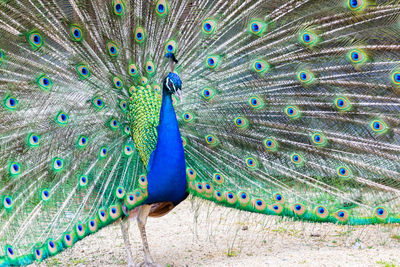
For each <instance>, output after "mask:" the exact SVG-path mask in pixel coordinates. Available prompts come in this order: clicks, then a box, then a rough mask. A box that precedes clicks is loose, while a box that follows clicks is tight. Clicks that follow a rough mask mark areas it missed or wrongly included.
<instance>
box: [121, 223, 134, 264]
mask: <svg viewBox="0 0 400 267" xmlns="http://www.w3.org/2000/svg"><path fill="white" fill-rule="evenodd" d="M120 225H121V231H122V237H123V238H124V243H125V248H126V254H127V255H128V267H133V257H132V250H131V243H130V242H129V218H128V217H125V218H124V219H121V224H120Z"/></svg>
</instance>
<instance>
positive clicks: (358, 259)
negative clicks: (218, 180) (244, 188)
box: [40, 200, 400, 267]
mask: <svg viewBox="0 0 400 267" xmlns="http://www.w3.org/2000/svg"><path fill="white" fill-rule="evenodd" d="M147 233H148V239H149V244H150V249H151V252H152V255H153V258H154V260H155V261H156V262H158V263H162V264H165V265H166V266H168V265H169V266H218V267H219V266H363V267H365V266H382V267H394V266H400V226H399V225H396V226H393V225H392V226H368V227H349V226H337V225H333V224H310V223H304V222H293V221H288V220H286V219H282V218H279V217H276V216H264V215H259V214H251V213H248V212H240V211H235V210H233V209H228V208H224V207H219V206H216V205H214V204H209V203H204V202H203V201H197V200H195V201H193V200H186V201H184V202H183V203H182V204H180V205H179V206H178V207H177V208H175V209H174V210H173V211H172V212H170V213H169V214H168V215H166V216H164V217H162V218H150V219H149V221H148V224H147ZM130 237H131V243H132V251H133V255H134V257H135V258H136V260H137V262H140V261H143V253H142V251H141V240H140V235H139V231H138V229H137V226H136V224H135V223H131V229H130ZM40 266H126V252H125V247H124V244H123V239H122V235H121V231H120V226H119V224H114V225H111V226H109V227H107V228H106V229H102V230H100V231H99V232H98V233H96V234H95V235H91V236H89V237H87V238H85V239H84V240H83V241H80V242H78V243H77V244H76V245H75V246H74V247H73V248H71V249H68V250H66V251H64V252H63V253H61V254H60V255H58V256H56V257H54V258H50V259H48V260H47V261H45V262H43V263H42V264H41V265H40Z"/></svg>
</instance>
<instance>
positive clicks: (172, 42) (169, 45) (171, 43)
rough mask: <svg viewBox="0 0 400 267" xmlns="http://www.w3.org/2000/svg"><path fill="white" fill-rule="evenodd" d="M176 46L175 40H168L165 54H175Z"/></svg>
mask: <svg viewBox="0 0 400 267" xmlns="http://www.w3.org/2000/svg"><path fill="white" fill-rule="evenodd" d="M176 50H177V45H176V41H175V40H168V41H167V42H166V44H165V52H166V53H176Z"/></svg>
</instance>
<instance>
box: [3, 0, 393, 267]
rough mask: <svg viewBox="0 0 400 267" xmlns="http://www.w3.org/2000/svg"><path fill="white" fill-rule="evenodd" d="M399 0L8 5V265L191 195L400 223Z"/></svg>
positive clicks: (264, 209)
mask: <svg viewBox="0 0 400 267" xmlns="http://www.w3.org/2000/svg"><path fill="white" fill-rule="evenodd" d="M399 42H400V4H399V1H397V0H376V1H375V0H325V1H320V0H232V1H225V0H155V1H153V0H0V99H1V104H0V199H1V204H0V246H1V247H2V252H1V254H0V266H19V265H29V264H32V263H34V262H41V261H43V260H44V259H46V258H48V257H51V256H54V255H56V254H57V253H60V252H61V251H63V250H66V249H67V248H69V247H71V246H73V245H74V244H75V243H76V242H78V241H79V240H81V239H83V238H85V237H86V236H88V235H91V234H95V233H96V232H97V231H99V229H101V228H104V227H106V226H108V225H110V224H113V223H117V222H118V223H120V224H121V229H122V233H123V237H124V242H125V246H126V251H127V256H128V260H127V262H128V266H133V257H132V253H131V250H130V240H129V235H128V231H129V218H131V219H135V218H136V220H137V223H138V226H139V230H140V233H141V238H142V242H143V249H144V255H145V257H144V262H143V263H142V264H141V266H156V264H155V263H154V262H153V259H152V257H151V254H150V250H149V245H148V242H147V238H146V231H145V225H146V221H147V218H148V217H149V216H152V217H159V216H163V215H164V214H167V213H168V212H169V211H171V210H172V209H173V208H174V207H175V206H177V205H178V204H179V203H180V202H182V201H183V200H184V199H185V198H186V197H187V196H188V195H191V196H194V197H197V198H201V199H205V200H208V201H212V202H214V203H217V204H219V205H223V206H226V207H228V208H235V209H240V210H244V211H249V212H256V213H262V214H267V215H276V216H283V217H290V218H292V219H293V220H302V221H309V222H314V223H334V224H350V225H368V224H379V223H382V224H391V223H400V43H399Z"/></svg>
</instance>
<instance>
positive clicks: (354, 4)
mask: <svg viewBox="0 0 400 267" xmlns="http://www.w3.org/2000/svg"><path fill="white" fill-rule="evenodd" d="M347 6H348V8H349V9H350V10H351V11H355V12H358V11H362V10H363V9H365V7H366V6H367V0H348V2H347Z"/></svg>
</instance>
